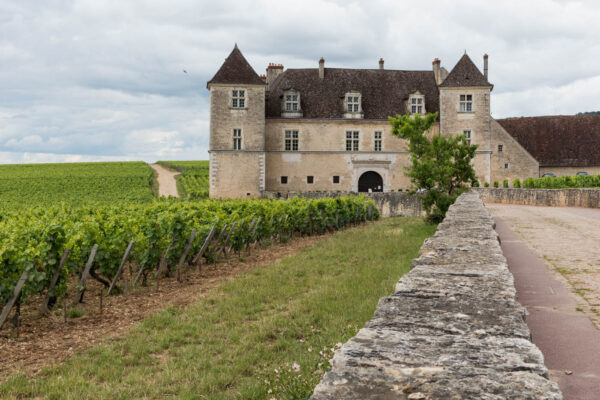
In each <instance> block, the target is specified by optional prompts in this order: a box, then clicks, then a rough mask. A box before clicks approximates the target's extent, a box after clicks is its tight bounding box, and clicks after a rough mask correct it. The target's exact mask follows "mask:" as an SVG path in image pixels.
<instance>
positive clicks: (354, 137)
mask: <svg viewBox="0 0 600 400" xmlns="http://www.w3.org/2000/svg"><path fill="white" fill-rule="evenodd" d="M346 151H358V131H346Z"/></svg>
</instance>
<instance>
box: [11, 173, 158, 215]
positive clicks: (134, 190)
mask: <svg viewBox="0 0 600 400" xmlns="http://www.w3.org/2000/svg"><path fill="white" fill-rule="evenodd" d="M153 176H154V175H153V171H152V169H151V168H150V167H149V166H148V165H147V164H146V163H144V162H110V163H65V164H19V165H16V164H15V165H0V209H1V208H4V209H20V208H26V207H32V206H48V205H52V204H57V203H65V204H68V205H72V206H78V205H89V204H105V205H109V204H115V203H118V202H121V201H129V202H131V201H133V202H141V203H147V202H151V201H152V200H153V198H154V195H153V187H152V184H153Z"/></svg>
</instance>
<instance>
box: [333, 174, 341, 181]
mask: <svg viewBox="0 0 600 400" xmlns="http://www.w3.org/2000/svg"><path fill="white" fill-rule="evenodd" d="M333 183H340V177H339V176H338V175H334V176H333Z"/></svg>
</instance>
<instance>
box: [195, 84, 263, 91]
mask: <svg viewBox="0 0 600 400" xmlns="http://www.w3.org/2000/svg"><path fill="white" fill-rule="evenodd" d="M213 85H214V86H229V87H237V86H254V87H264V86H267V84H266V83H214V82H208V83H207V84H206V88H207V89H208V90H210V87H211V86H213Z"/></svg>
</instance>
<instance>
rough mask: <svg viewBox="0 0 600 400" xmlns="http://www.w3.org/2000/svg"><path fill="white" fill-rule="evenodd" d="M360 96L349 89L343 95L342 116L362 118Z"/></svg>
mask: <svg viewBox="0 0 600 400" xmlns="http://www.w3.org/2000/svg"><path fill="white" fill-rule="evenodd" d="M362 117H363V110H362V96H361V94H360V93H359V92H356V91H350V92H348V93H346V95H345V96H344V118H362Z"/></svg>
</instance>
